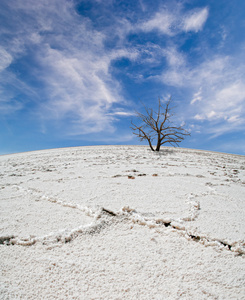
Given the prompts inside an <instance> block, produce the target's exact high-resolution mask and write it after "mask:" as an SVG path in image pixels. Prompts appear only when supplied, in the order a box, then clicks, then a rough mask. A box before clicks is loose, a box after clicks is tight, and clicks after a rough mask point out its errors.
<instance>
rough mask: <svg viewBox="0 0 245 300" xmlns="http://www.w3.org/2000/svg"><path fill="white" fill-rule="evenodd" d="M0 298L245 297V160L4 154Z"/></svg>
mask: <svg viewBox="0 0 245 300" xmlns="http://www.w3.org/2000/svg"><path fill="white" fill-rule="evenodd" d="M0 221H1V223H0V258H1V259H0V271H1V275H0V276H1V277H0V298H1V299H149V300H151V299H245V260H244V259H245V241H244V239H245V157H244V156H235V155H229V154H222V153H213V152H205V151H196V150H187V149H181V148H179V149H174V148H163V150H162V151H161V152H160V153H155V152H151V151H150V150H149V149H148V147H144V146H100V147H98V146H97V147H80V148H67V149H55V150H46V151H37V152H29V153H20V154H14V155H5V156H0Z"/></svg>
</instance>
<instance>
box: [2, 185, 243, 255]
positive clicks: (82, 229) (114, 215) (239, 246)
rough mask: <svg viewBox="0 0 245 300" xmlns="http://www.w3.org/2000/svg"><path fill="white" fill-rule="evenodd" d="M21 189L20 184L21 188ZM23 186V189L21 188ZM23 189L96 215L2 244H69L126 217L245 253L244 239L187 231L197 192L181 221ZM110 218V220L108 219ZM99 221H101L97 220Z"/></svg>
mask: <svg viewBox="0 0 245 300" xmlns="http://www.w3.org/2000/svg"><path fill="white" fill-rule="evenodd" d="M18 188H19V187H18ZM19 189H20V188H19ZM21 189H23V190H24V191H25V192H27V193H31V194H32V195H34V196H36V197H38V198H39V200H47V201H50V202H52V203H57V204H59V205H62V206H64V207H71V208H74V209H78V210H80V211H82V212H84V213H86V214H88V215H89V216H91V217H93V221H92V223H90V224H87V225H82V226H79V227H77V228H74V229H72V230H69V231H68V230H61V231H58V232H56V233H51V234H48V235H44V236H41V237H33V238H31V237H30V238H25V239H20V238H18V236H15V235H3V236H0V245H7V246H9V245H22V246H32V245H34V244H36V243H37V242H41V243H42V244H43V245H49V244H55V243H68V242H71V241H72V240H74V239H75V238H76V237H78V236H79V235H81V234H95V233H99V232H100V231H101V230H102V229H104V228H105V227H108V226H110V225H112V222H115V221H116V220H118V218H121V221H122V220H124V219H125V218H126V219H127V220H129V221H131V222H132V223H135V224H139V225H142V226H147V227H149V228H157V227H161V226H164V227H169V228H172V229H173V230H175V231H177V232H178V233H180V234H181V235H182V236H184V237H185V238H187V239H188V240H193V241H195V242H198V243H201V244H203V245H204V246H213V247H217V246H218V247H219V248H221V249H227V250H229V251H231V252H235V253H237V255H244V254H245V243H244V241H238V242H234V243H232V244H231V243H228V242H227V241H224V240H220V239H215V238H210V237H207V236H205V235H202V234H196V233H193V232H190V231H188V230H187V229H186V228H185V226H184V225H183V224H181V223H180V222H182V221H193V220H195V219H196V218H197V217H198V214H199V210H200V204H199V202H198V201H196V200H193V198H194V199H195V198H196V197H198V195H194V194H190V195H189V196H188V202H189V203H190V212H191V216H189V217H186V218H181V219H180V222H179V221H176V220H173V219H167V218H166V219H164V218H155V217H148V218H147V217H144V216H142V215H141V214H139V213H137V211H136V210H134V209H132V208H130V207H128V206H126V207H123V208H122V209H121V210H120V211H119V212H114V211H112V210H110V209H107V208H104V207H101V208H100V209H99V210H98V211H93V210H92V209H90V208H88V207H82V206H80V205H78V204H74V203H68V202H65V201H62V200H58V199H55V198H53V197H48V196H46V195H40V194H42V193H41V192H39V191H37V190H34V189H24V188H21ZM108 217H109V219H108ZM98 220H100V221H99V222H98Z"/></svg>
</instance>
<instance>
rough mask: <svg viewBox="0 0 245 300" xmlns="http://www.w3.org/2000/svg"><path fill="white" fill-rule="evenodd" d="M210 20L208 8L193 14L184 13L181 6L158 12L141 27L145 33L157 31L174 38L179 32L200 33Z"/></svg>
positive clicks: (195, 11) (196, 10)
mask: <svg viewBox="0 0 245 300" xmlns="http://www.w3.org/2000/svg"><path fill="white" fill-rule="evenodd" d="M207 18H208V8H207V7H204V8H202V9H195V10H193V11H191V12H187V13H186V12H184V11H183V8H182V7H181V5H178V6H176V7H175V11H174V12H173V11H172V9H171V10H170V9H163V10H161V11H160V12H157V13H156V14H155V15H154V16H153V17H152V18H150V19H149V20H148V21H146V22H143V23H142V24H140V25H139V28H140V29H141V30H143V31H145V32H149V31H153V30H157V31H159V32H160V33H161V34H165V35H168V36H173V35H175V34H177V33H179V32H182V31H185V32H188V31H194V32H198V31H200V30H201V29H202V28H203V26H204V24H205V22H206V20H207Z"/></svg>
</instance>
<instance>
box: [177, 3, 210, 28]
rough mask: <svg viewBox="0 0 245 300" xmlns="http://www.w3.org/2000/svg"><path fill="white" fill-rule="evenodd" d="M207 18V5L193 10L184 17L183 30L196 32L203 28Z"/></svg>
mask: <svg viewBox="0 0 245 300" xmlns="http://www.w3.org/2000/svg"><path fill="white" fill-rule="evenodd" d="M207 18H208V9H207V7H205V8H203V9H201V10H199V11H193V12H191V13H190V14H189V15H188V16H186V17H185V18H184V21H183V30H184V31H194V32H198V31H199V30H201V29H202V28H203V26H204V24H205V22H206V20H207Z"/></svg>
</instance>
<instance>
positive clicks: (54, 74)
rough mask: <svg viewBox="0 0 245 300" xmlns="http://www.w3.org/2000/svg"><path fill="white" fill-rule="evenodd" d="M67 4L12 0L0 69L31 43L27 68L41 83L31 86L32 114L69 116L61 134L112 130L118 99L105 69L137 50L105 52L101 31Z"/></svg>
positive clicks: (131, 56) (43, 117)
mask: <svg viewBox="0 0 245 300" xmlns="http://www.w3.org/2000/svg"><path fill="white" fill-rule="evenodd" d="M7 5H10V4H9V3H8V4H7ZM73 5H74V4H73V2H71V1H65V0H54V1H52V3H50V1H47V0H41V1H39V2H38V3H36V1H34V0H27V1H25V3H22V2H20V1H13V2H12V4H11V10H12V11H14V13H15V15H16V16H18V18H17V21H16V22H15V23H12V24H11V26H15V29H16V30H14V31H13V28H12V31H11V37H12V39H11V40H10V41H9V43H8V44H7V45H6V47H7V48H8V49H9V53H10V54H9V53H8V52H7V51H5V52H3V51H2V52H1V53H3V54H4V55H2V63H1V64H0V67H1V66H2V68H6V67H7V66H8V65H9V64H10V63H11V62H12V61H13V60H14V59H16V58H21V57H22V55H24V54H25V53H26V50H27V49H29V48H30V49H31V48H33V46H35V53H33V54H32V56H31V59H32V66H31V69H30V70H29V71H30V72H32V74H33V75H34V76H35V80H37V81H38V82H39V83H40V84H41V85H42V89H41V90H40V91H39V89H38V88H37V92H41V93H42V97H40V98H39V97H37V98H36V104H37V107H36V113H37V115H38V116H39V117H40V119H41V120H43V121H42V122H45V120H52V119H55V120H57V121H61V122H63V121H64V120H66V119H67V118H70V119H72V121H70V125H69V126H70V129H68V130H67V131H66V133H67V134H84V133H90V132H97V131H102V130H108V131H111V132H112V131H113V130H114V127H113V121H114V116H113V115H112V114H111V115H110V112H111V110H112V107H113V106H114V105H117V103H121V104H122V103H123V102H124V99H123V97H122V96H121V94H120V91H121V87H120V84H119V83H118V82H117V81H116V80H115V79H114V80H113V79H112V77H111V75H110V71H109V67H110V65H111V62H112V61H113V60H115V59H118V58H120V57H127V58H129V59H130V60H135V59H136V58H137V56H138V51H137V50H133V49H132V50H127V49H126V48H125V47H117V48H116V49H115V50H114V49H112V50H110V51H108V50H106V49H105V47H104V41H105V38H106V35H105V33H103V32H100V31H97V30H95V29H93V28H92V24H91V22H90V20H89V19H88V18H83V17H82V16H80V15H78V14H77V12H76V11H75V8H74V7H73ZM10 20H11V19H10ZM119 23H120V22H119ZM13 24H14V25H13ZM114 30H115V28H114ZM127 30H129V28H128V29H127ZM123 32H124V31H123ZM123 34H125V33H122V35H123ZM13 45H15V47H13ZM26 71H28V70H26ZM6 99H7V97H6ZM40 99H42V100H41V102H40ZM2 103H3V102H2ZM12 103H13V104H14V103H15V102H14V101H12ZM5 107H6V108H7V107H8V106H7V103H5ZM16 107H17V105H16ZM71 116H72V118H71ZM118 116H119V115H118ZM69 126H67V127H69ZM44 127H45V126H44Z"/></svg>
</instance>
